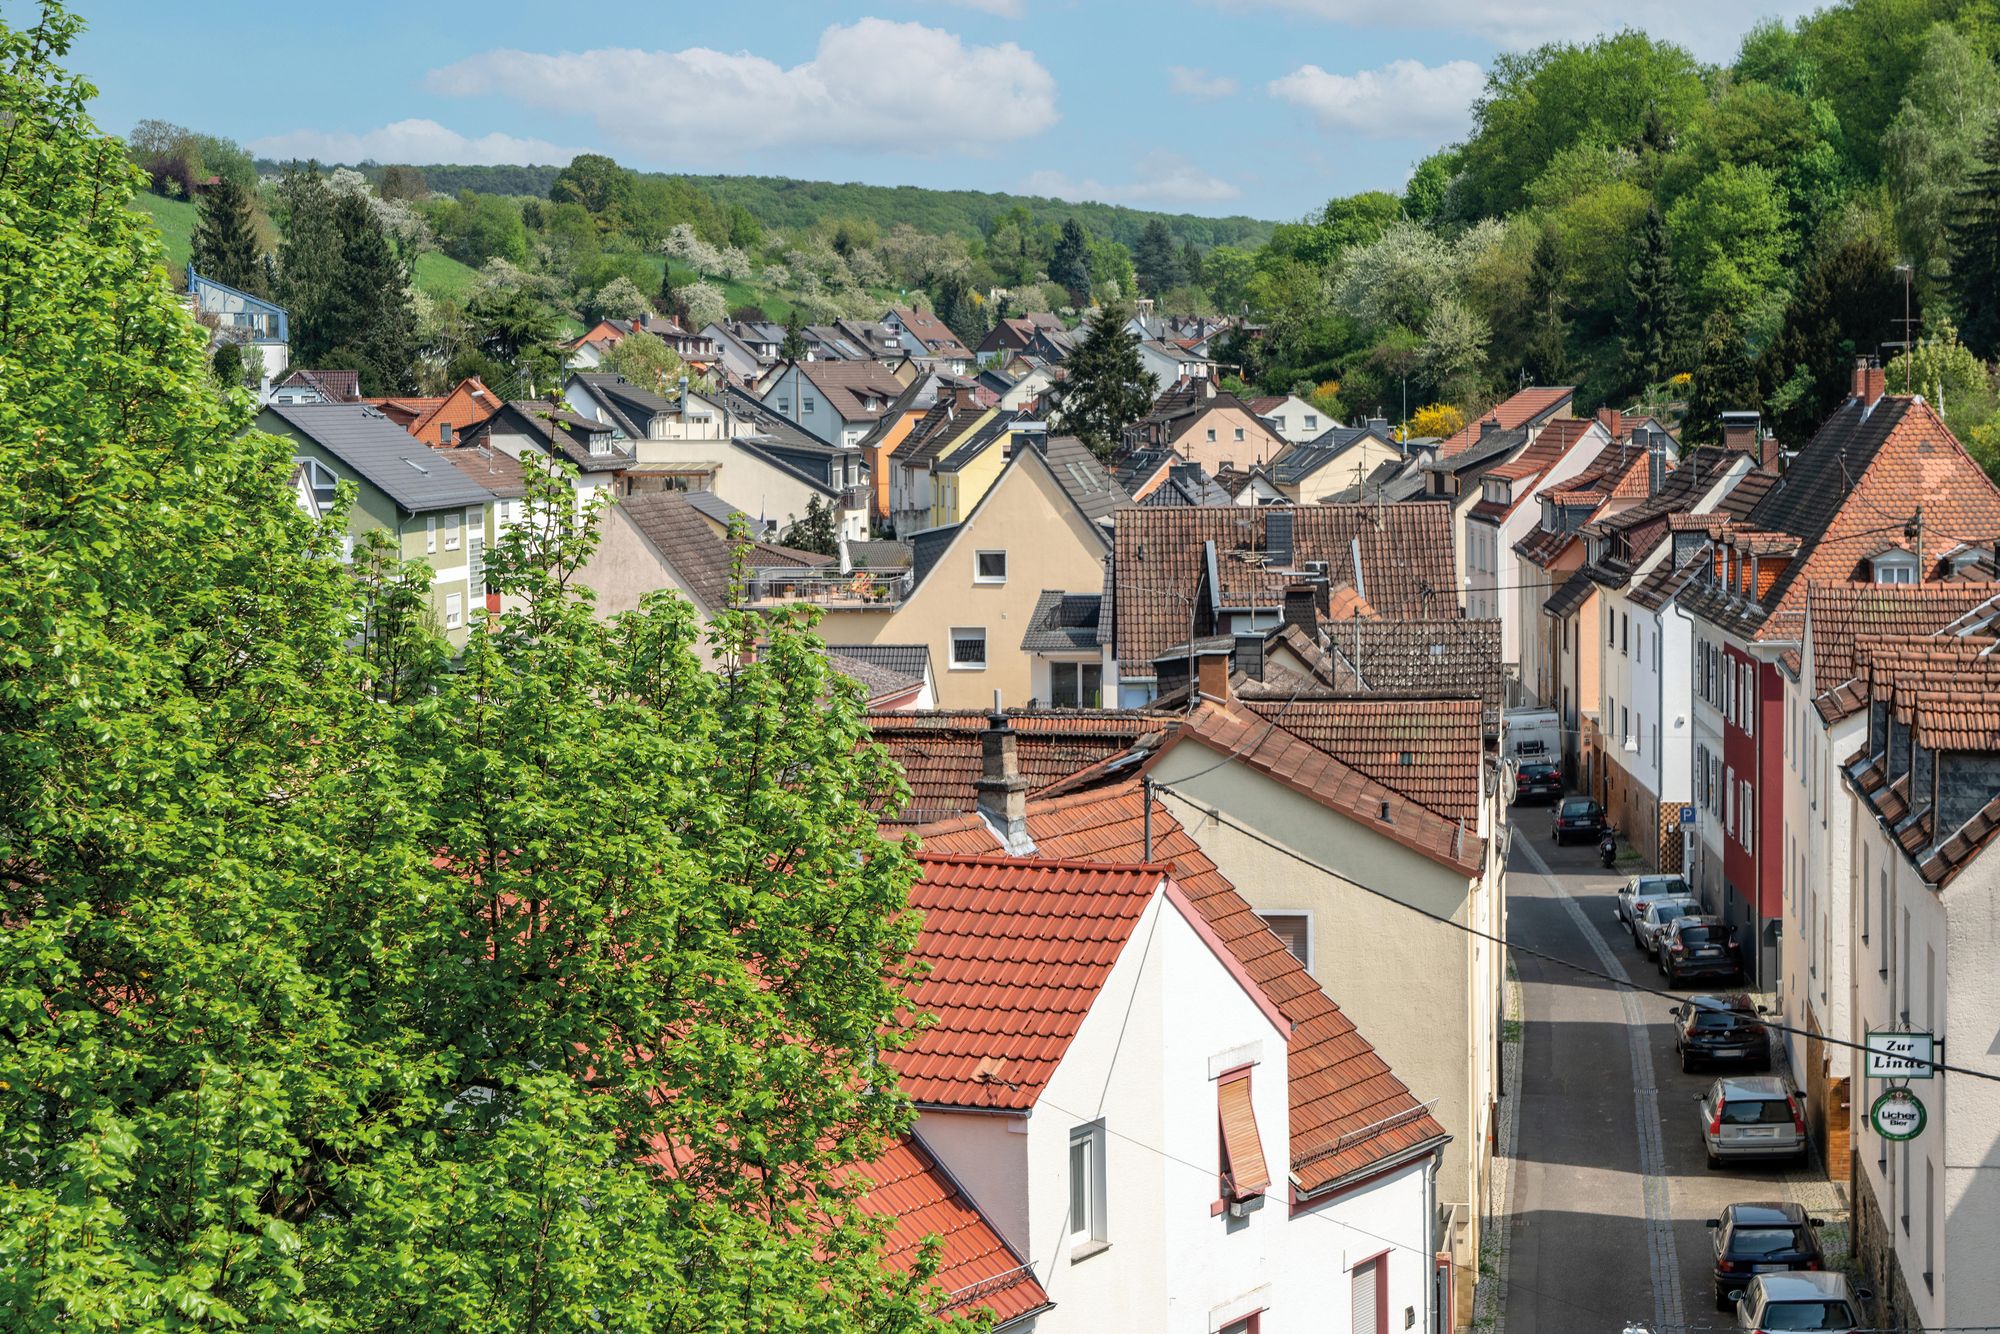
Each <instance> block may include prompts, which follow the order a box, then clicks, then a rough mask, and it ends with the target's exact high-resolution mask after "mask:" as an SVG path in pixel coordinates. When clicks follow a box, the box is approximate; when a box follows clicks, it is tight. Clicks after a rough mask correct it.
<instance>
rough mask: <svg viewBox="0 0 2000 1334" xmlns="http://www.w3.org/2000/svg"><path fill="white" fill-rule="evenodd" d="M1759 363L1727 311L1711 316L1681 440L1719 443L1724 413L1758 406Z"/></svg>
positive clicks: (1690, 394)
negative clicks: (1752, 355) (1752, 356)
mask: <svg viewBox="0 0 2000 1334" xmlns="http://www.w3.org/2000/svg"><path fill="white" fill-rule="evenodd" d="M1757 401H1758V399H1757V363H1756V362H1755V361H1754V360H1753V359H1752V358H1751V356H1750V349H1749V347H1748V346H1747V345H1746V344H1745V343H1744V341H1743V335H1742V334H1741V333H1739V332H1738V331H1737V328H1736V322H1735V321H1734V320H1732V319H1730V318H1729V316H1728V314H1727V313H1726V312H1724V311H1717V312H1716V313H1715V314H1713V315H1711V316H1709V317H1708V319H1707V320H1706V321H1705V322H1704V323H1703V325H1702V330H1701V361H1700V363H1699V364H1698V365H1697V366H1696V367H1695V370H1694V383H1693V385H1692V386H1691V387H1690V389H1689V392H1688V411H1687V420H1686V421H1685V422H1684V423H1683V424H1682V437H1683V438H1684V439H1686V440H1687V441H1688V442H1689V443H1700V442H1702V441H1713V440H1720V439H1721V438H1722V414H1723V413H1725V412H1733V411H1740V410H1742V409H1744V408H1751V407H1755V406H1756V404H1757Z"/></svg>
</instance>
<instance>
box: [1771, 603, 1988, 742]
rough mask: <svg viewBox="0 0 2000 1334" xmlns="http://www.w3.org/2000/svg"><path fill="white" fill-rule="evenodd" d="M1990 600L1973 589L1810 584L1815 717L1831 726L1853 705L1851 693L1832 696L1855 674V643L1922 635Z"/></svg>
mask: <svg viewBox="0 0 2000 1334" xmlns="http://www.w3.org/2000/svg"><path fill="white" fill-rule="evenodd" d="M1991 595H1992V590H1991V589H1990V588H1987V587H1985V586H1983V585H1977V584H1908V585H1904V584H1819V583H1815V584H1810V585H1809V586H1808V587H1807V589H1806V608H1807V615H1808V616H1809V618H1810V619H1811V621H1812V646H1813V680H1814V682H1815V683H1816V684H1817V685H1818V687H1819V690H1820V696H1819V698H1818V699H1817V700H1815V701H1814V703H1815V704H1816V705H1817V706H1818V708H1819V712H1820V715H1821V716H1822V717H1823V718H1825V719H1826V720H1827V721H1829V722H1832V721H1835V720H1837V719H1839V718H1843V717H1846V716H1847V715H1848V714H1849V713H1852V712H1853V711H1854V708H1855V707H1856V706H1857V705H1858V703H1859V697H1858V696H1856V695H1854V693H1853V692H1851V691H1850V692H1847V693H1846V694H1836V692H1838V691H1839V690H1840V688H1841V687H1842V686H1843V685H1845V684H1846V683H1847V682H1848V681H1849V680H1850V678H1852V677H1853V676H1854V675H1855V663H1856V647H1857V645H1856V640H1857V639H1858V638H1860V637H1861V636H1864V635H1883V636H1892V637H1905V638H1907V637H1911V636H1916V635H1928V634H1931V633H1933V632H1935V631H1938V630H1942V629H1943V628H1944V627H1945V626H1947V625H1949V624H1950V623H1951V622H1952V621H1953V620H1955V619H1956V618H1958V617H1959V616H1961V615H1963V614H1964V613H1966V612H1968V611H1971V610H1972V609H1973V608H1974V607H1977V606H1979V605H1980V604H1981V603H1983V602H1985V601H1987V600H1988V599H1989V598H1990V597H1991Z"/></svg>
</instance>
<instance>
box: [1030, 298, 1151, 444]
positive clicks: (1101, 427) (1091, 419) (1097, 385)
mask: <svg viewBox="0 0 2000 1334" xmlns="http://www.w3.org/2000/svg"><path fill="white" fill-rule="evenodd" d="M1130 315H1131V312H1130V311H1129V310H1126V309H1124V308H1122V307H1114V306H1105V307H1100V308H1099V309H1098V310H1097V312H1096V313H1095V314H1094V315H1093V316H1092V317H1091V321H1090V332H1089V333H1088V334H1087V335H1085V337H1084V340H1083V342H1082V344H1081V345H1080V346H1079V347H1078V348H1077V349H1076V351H1075V352H1073V353H1071V354H1070V358H1069V360H1068V361H1067V362H1065V363H1063V371H1064V379H1063V382H1062V398H1061V402H1060V403H1059V404H1058V405H1057V407H1056V410H1055V413H1054V414H1053V415H1054V421H1053V423H1052V424H1053V426H1054V428H1055V429H1056V430H1057V431H1059V432H1061V433H1062V434H1064V435H1073V436H1075V437H1076V438H1077V439H1079V440H1081V441H1082V442H1083V443H1084V444H1086V445H1088V446H1089V447H1090V449H1091V451H1092V452H1093V453H1095V454H1096V455H1097V456H1098V457H1099V458H1110V457H1111V455H1112V453H1113V452H1114V451H1116V449H1117V448H1118V444H1119V441H1120V439H1121V438H1122V437H1123V435H1124V433H1125V428H1126V427H1127V426H1130V425H1131V424H1132V423H1133V422H1135V421H1137V420H1138V419H1139V418H1140V417H1141V416H1143V415H1144V414H1145V412H1146V409H1148V408H1150V407H1151V406H1152V405H1153V396H1154V394H1156V393H1157V392H1158V391H1159V385H1158V382H1157V381H1155V380H1154V379H1153V377H1152V376H1151V375H1150V374H1149V373H1148V372H1147V371H1146V369H1145V367H1144V366H1142V365H1141V364H1140V362H1139V340H1138V339H1136V338H1134V337H1133V336H1132V335H1131V334H1130V333H1128V332H1127V331H1126V329H1125V321H1126V320H1127V319H1128V318H1129V317H1130Z"/></svg>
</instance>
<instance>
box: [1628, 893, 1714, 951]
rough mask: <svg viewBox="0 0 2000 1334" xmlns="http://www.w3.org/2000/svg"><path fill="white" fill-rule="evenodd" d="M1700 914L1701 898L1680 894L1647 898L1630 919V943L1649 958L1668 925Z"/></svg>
mask: <svg viewBox="0 0 2000 1334" xmlns="http://www.w3.org/2000/svg"><path fill="white" fill-rule="evenodd" d="M1700 914H1701V900H1700V899H1697V898H1690V897H1688V896H1687V895H1681V896H1679V897H1677V898H1662V899H1648V900H1646V906H1645V907H1643V908H1641V909H1640V910H1639V915H1638V916H1637V917H1634V918H1633V919H1632V944H1633V947H1634V948H1636V949H1637V950H1638V951H1639V953H1641V954H1644V955H1646V956H1647V957H1649V958H1651V957H1653V955H1654V952H1655V951H1656V950H1658V949H1659V947H1660V937H1661V936H1662V935H1664V934H1665V933H1666V930H1667V928H1668V927H1670V926H1672V925H1673V924H1674V923H1675V922H1677V921H1679V920H1680V919H1681V918H1683V917H1687V916H1690V915H1692V916H1699V915H1700Z"/></svg>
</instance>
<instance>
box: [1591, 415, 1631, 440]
mask: <svg viewBox="0 0 2000 1334" xmlns="http://www.w3.org/2000/svg"><path fill="white" fill-rule="evenodd" d="M1597 420H1598V421H1599V422H1601V423H1602V424H1603V426H1604V429H1605V430H1606V431H1608V432H1610V434H1611V438H1612V439H1613V440H1618V439H1621V438H1623V436H1624V434H1625V414H1624V413H1623V412H1620V411H1619V410H1618V409H1617V408H1599V409H1598V410H1597Z"/></svg>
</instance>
